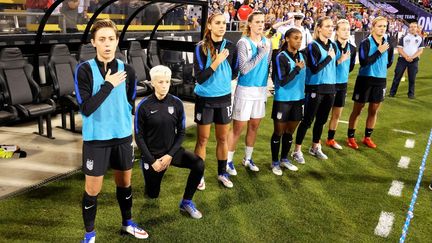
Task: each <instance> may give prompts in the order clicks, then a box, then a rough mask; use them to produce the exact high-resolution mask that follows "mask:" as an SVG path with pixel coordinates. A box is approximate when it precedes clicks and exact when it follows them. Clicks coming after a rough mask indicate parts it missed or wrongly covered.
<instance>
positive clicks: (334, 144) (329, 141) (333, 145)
mask: <svg viewBox="0 0 432 243" xmlns="http://www.w3.org/2000/svg"><path fill="white" fill-rule="evenodd" d="M326 145H327V146H329V147H331V148H334V149H338V150H341V149H342V146H340V145H339V144H338V143H337V142H336V140H334V139H327V141H326Z"/></svg>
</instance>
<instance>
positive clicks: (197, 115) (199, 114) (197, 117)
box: [196, 113, 201, 121]
mask: <svg viewBox="0 0 432 243" xmlns="http://www.w3.org/2000/svg"><path fill="white" fill-rule="evenodd" d="M196 119H197V120H198V121H201V113H197V114H196Z"/></svg>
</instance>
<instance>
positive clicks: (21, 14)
mask: <svg viewBox="0 0 432 243" xmlns="http://www.w3.org/2000/svg"><path fill="white" fill-rule="evenodd" d="M44 15H45V13H34V12H0V17H3V16H4V17H10V16H11V17H13V26H14V28H15V29H17V30H19V29H21V28H22V27H20V22H19V21H18V17H28V16H37V17H42V16H44ZM51 16H54V17H58V20H59V21H58V23H59V27H60V29H61V32H62V33H66V19H65V16H64V14H62V13H56V14H51ZM26 28H27V26H26Z"/></svg>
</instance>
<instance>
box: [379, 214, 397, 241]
mask: <svg viewBox="0 0 432 243" xmlns="http://www.w3.org/2000/svg"><path fill="white" fill-rule="evenodd" d="M393 222H394V213H389V212H384V211H381V215H380V218H379V221H378V224H377V226H376V227H375V234H376V235H378V236H381V237H387V236H388V235H389V234H390V231H391V230H392V227H393Z"/></svg>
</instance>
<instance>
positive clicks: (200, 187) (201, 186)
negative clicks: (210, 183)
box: [197, 176, 205, 191]
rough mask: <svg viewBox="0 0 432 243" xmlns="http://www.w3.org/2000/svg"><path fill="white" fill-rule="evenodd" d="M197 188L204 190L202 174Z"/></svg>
mask: <svg viewBox="0 0 432 243" xmlns="http://www.w3.org/2000/svg"><path fill="white" fill-rule="evenodd" d="M197 189H198V190H200V191H204V190H205V181H204V176H203V177H201V181H200V183H199V184H198V186H197Z"/></svg>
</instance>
